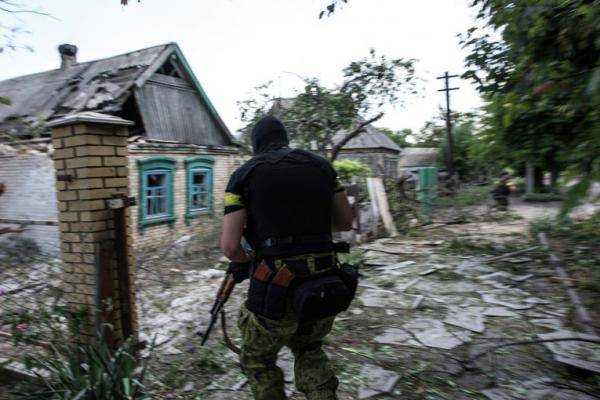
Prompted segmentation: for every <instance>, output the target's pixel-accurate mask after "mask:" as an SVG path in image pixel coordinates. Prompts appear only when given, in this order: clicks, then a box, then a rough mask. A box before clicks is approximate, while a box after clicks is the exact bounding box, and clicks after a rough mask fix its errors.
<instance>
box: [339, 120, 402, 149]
mask: <svg viewBox="0 0 600 400" xmlns="http://www.w3.org/2000/svg"><path fill="white" fill-rule="evenodd" d="M346 134H347V133H346V132H345V131H340V132H338V133H337V134H336V135H335V136H334V137H333V142H334V143H339V142H340V141H341V140H342V139H343V138H344V136H345V135H346ZM342 149H346V150H374V149H386V150H392V151H394V152H398V153H400V152H401V151H402V148H401V147H400V146H398V145H397V144H396V143H395V142H394V141H393V140H392V139H390V138H389V136H388V135H386V134H385V133H383V132H381V131H380V130H379V129H377V128H375V127H374V126H372V125H367V126H366V127H365V132H362V133H360V134H359V135H358V136H356V137H354V138H352V139H350V141H349V142H348V143H346V145H345V146H344V147H342Z"/></svg>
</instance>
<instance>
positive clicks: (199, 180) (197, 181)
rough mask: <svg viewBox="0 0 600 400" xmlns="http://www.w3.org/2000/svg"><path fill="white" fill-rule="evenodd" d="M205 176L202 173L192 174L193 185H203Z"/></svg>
mask: <svg viewBox="0 0 600 400" xmlns="http://www.w3.org/2000/svg"><path fill="white" fill-rule="evenodd" d="M205 178H206V174H205V173H204V172H194V178H193V180H194V182H193V184H194V185H204V181H205Z"/></svg>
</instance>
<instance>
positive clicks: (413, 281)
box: [141, 203, 600, 400]
mask: <svg viewBox="0 0 600 400" xmlns="http://www.w3.org/2000/svg"><path fill="white" fill-rule="evenodd" d="M558 206H559V205H558V204H555V203H547V204H542V205H539V204H535V205H534V204H529V203H517V204H514V205H513V207H512V210H511V212H510V213H508V214H503V215H502V216H500V217H498V216H497V215H488V214H486V213H487V208H485V207H481V208H479V209H477V208H475V209H471V210H469V213H470V214H471V215H475V216H476V217H475V218H472V221H470V222H467V223H462V224H451V225H441V224H439V223H436V222H437V221H434V223H433V224H432V225H430V226H427V227H425V229H417V230H415V231H413V232H411V236H407V237H397V238H394V239H381V240H378V241H376V242H374V243H370V244H367V245H364V246H361V248H360V249H357V250H358V251H360V252H362V253H363V254H364V257H365V259H366V265H365V267H364V268H363V270H362V273H363V275H364V276H363V279H362V280H361V283H360V288H359V293H358V295H357V298H356V300H355V302H354V303H353V305H352V306H351V308H350V309H349V310H348V312H346V313H344V314H342V315H340V316H339V317H338V318H337V322H336V325H335V328H334V330H333V332H332V333H331V335H330V336H329V337H328V339H327V340H326V342H325V349H326V351H327V353H328V354H329V355H330V357H331V360H332V363H333V365H334V367H335V368H336V370H337V372H338V374H339V378H340V380H341V385H340V389H339V396H340V399H344V400H345V399H357V398H372V397H373V396H376V397H377V398H381V399H485V398H488V399H492V400H498V399H502V400H504V399H540V400H541V399H565V400H566V399H582V400H584V399H592V398H597V396H600V389H599V387H600V381H599V380H598V377H597V376H594V374H593V373H591V372H589V371H586V370H585V369H581V368H575V367H573V366H572V365H568V364H565V363H559V362H558V361H556V360H555V355H554V353H553V351H551V350H554V352H556V353H561V352H564V351H565V348H564V347H565V346H563V344H564V343H567V344H568V345H570V346H571V347H574V348H571V349H569V350H571V351H572V352H575V353H577V354H578V357H579V356H581V357H583V359H585V360H586V362H589V363H590V365H593V366H594V367H597V366H598V365H600V347H598V346H596V347H589V346H588V347H585V348H583V349H579V348H575V347H576V346H575V345H574V342H557V343H558V344H552V343H550V344H544V343H534V344H527V345H521V346H514V347H513V346H510V347H504V348H500V349H498V350H496V351H491V352H489V353H486V350H489V349H491V348H492V347H493V346H497V345H500V344H504V343H509V342H516V341H530V340H534V341H535V340H540V338H542V337H544V336H543V335H544V334H554V335H558V336H560V335H562V337H570V336H573V335H576V333H570V332H571V331H577V330H578V328H577V327H575V326H573V325H572V323H571V320H572V313H571V309H570V306H569V302H568V299H567V298H566V297H565V294H564V293H565V292H564V289H563V287H562V286H561V285H560V284H559V283H557V282H555V281H553V280H552V279H551V278H552V276H553V274H554V272H553V271H552V269H551V268H550V267H549V266H548V265H547V255H546V254H545V253H544V252H543V251H541V250H540V249H533V250H530V251H526V252H524V253H521V254H519V255H516V256H513V257H505V258H500V259H498V258H499V257H500V256H502V255H506V254H507V253H512V252H516V251H520V250H524V249H525V250H526V249H529V248H531V247H532V246H534V245H536V242H535V241H534V240H533V239H532V238H530V237H529V233H528V224H529V222H530V221H531V220H533V219H536V218H539V217H541V216H545V215H548V216H551V215H555V214H556V212H557V210H558ZM446 219H447V218H446ZM183 265H184V264H180V265H179V267H178V268H174V269H175V271H174V272H175V273H177V274H178V276H180V277H183V281H184V282H183V283H182V284H180V285H174V286H173V287H172V288H170V289H168V290H165V289H164V288H162V287H161V286H160V285H156V286H155V287H154V288H151V287H147V288H146V289H145V290H144V292H143V293H144V294H143V300H142V302H141V308H142V317H143V321H144V323H143V330H144V332H145V334H146V335H147V337H148V338H150V337H151V335H152V334H155V335H157V343H158V347H157V349H156V351H155V354H154V355H153V360H154V361H153V363H152V366H153V368H152V370H153V372H154V374H153V376H152V381H153V386H154V387H155V388H156V389H158V390H159V391H160V393H161V398H173V399H175V398H181V399H198V400H199V399H211V400H216V399H251V395H250V392H249V388H248V385H246V384H245V378H244V376H243V375H242V374H241V372H240V369H239V366H238V364H237V359H236V357H235V355H234V354H233V353H231V352H230V351H229V350H228V349H227V348H226V347H225V346H224V345H223V343H222V336H221V332H220V330H219V329H217V330H215V334H214V335H213V336H212V338H211V339H210V341H209V343H208V347H207V348H200V347H199V337H198V336H197V335H196V331H197V330H201V329H202V328H203V327H205V326H206V324H207V322H208V310H209V308H210V305H211V301H212V295H213V293H214V292H215V291H216V289H217V286H218V284H219V282H220V279H221V278H222V276H223V271H222V268H223V266H220V267H217V268H214V269H208V270H202V271H199V270H195V269H193V268H192V269H188V268H187V267H185V266H183ZM245 288H246V285H241V286H240V287H238V288H236V293H235V295H234V296H233V298H232V299H231V300H230V302H229V304H228V306H227V310H228V312H229V314H228V315H229V316H228V318H227V319H228V325H229V329H230V331H231V332H230V335H231V336H232V337H233V338H234V340H237V339H236V338H238V337H239V333H238V331H237V329H236V327H235V319H236V318H235V317H236V313H237V310H238V308H239V305H240V304H241V301H242V298H243V295H244V292H245ZM157 310H161V312H160V313H159V312H157ZM540 335H542V336H540ZM549 338H554V336H549ZM566 347H569V346H566ZM582 354H583V356H582ZM280 356H281V357H280V358H281V359H280V366H281V367H282V369H283V370H284V373H285V375H286V380H287V382H288V386H287V387H288V391H289V395H290V398H292V399H301V398H303V397H302V396H301V395H300V394H299V393H296V392H295V390H294V387H293V383H292V382H293V372H292V371H293V359H292V357H291V355H290V353H289V352H288V351H285V350H284V351H282V353H281V354H280ZM571 364H573V363H571ZM595 396H596V397H595Z"/></svg>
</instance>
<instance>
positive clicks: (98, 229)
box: [48, 112, 137, 342]
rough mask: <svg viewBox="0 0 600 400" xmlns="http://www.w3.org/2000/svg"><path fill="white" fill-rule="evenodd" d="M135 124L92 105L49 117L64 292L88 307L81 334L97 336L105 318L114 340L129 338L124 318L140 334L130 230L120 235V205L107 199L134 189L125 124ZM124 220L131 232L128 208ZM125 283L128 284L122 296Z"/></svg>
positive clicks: (75, 307)
mask: <svg viewBox="0 0 600 400" xmlns="http://www.w3.org/2000/svg"><path fill="white" fill-rule="evenodd" d="M131 124H132V122H130V121H126V120H124V119H121V118H118V117H114V116H110V115H104V114H99V113H92V112H86V113H80V114H75V115H70V116H67V117H63V118H60V119H58V120H55V121H52V122H50V123H49V124H48V126H49V127H50V128H51V129H52V144H53V146H54V156H53V158H54V165H55V168H56V180H57V182H56V197H57V199H58V211H59V222H60V240H61V252H62V261H63V263H62V265H63V269H64V275H63V276H64V291H65V299H66V303H67V306H68V308H69V309H70V310H71V311H74V312H77V314H78V315H83V319H82V320H81V322H82V324H81V325H80V329H79V334H78V335H77V338H76V341H78V342H89V341H90V340H92V339H93V337H94V335H95V332H96V330H97V329H98V328H99V326H100V325H101V323H102V322H107V323H110V324H111V325H113V326H114V327H115V329H114V331H113V332H109V333H107V337H108V338H109V340H110V341H114V342H119V341H121V340H122V339H123V332H124V330H123V324H122V322H123V323H126V322H127V321H130V323H129V326H130V329H127V327H126V329H125V332H126V333H127V331H128V330H130V331H131V332H132V336H133V338H134V340H135V339H137V337H136V335H137V313H136V311H135V292H134V285H133V272H132V271H133V266H134V263H133V257H132V252H131V237H130V236H128V235H125V237H124V238H118V237H117V235H116V231H115V220H114V217H115V213H117V212H116V211H114V210H113V209H111V206H112V207H113V208H114V203H115V202H114V201H109V200H112V199H113V198H114V197H115V195H119V194H121V195H125V196H126V195H128V193H129V189H128V169H127V165H128V161H127V126H128V125H131ZM120 215H122V211H121V214H120ZM124 220H125V232H130V229H129V212H128V210H127V209H126V210H125V218H124ZM117 225H118V224H117ZM117 228H118V227H117ZM115 239H116V240H115ZM123 244H124V245H125V246H123ZM119 245H121V246H119ZM119 247H121V250H122V252H121V253H119V251H118V250H119ZM120 254H121V255H124V258H123V256H122V257H119V255H120ZM118 260H120V261H118ZM123 260H125V261H123ZM122 264H125V267H127V264H128V265H129V268H128V270H125V271H126V272H125V277H127V276H129V282H130V284H128V285H125V283H124V282H123V279H122V277H123V274H122V273H121V274H119V271H120V270H119V268H120V267H121V266H122ZM125 281H126V280H125ZM123 288H127V290H128V296H127V297H128V299H127V298H126V299H125V300H126V301H124V302H123V301H121V300H122V297H123V296H125V294H124V293H123ZM120 294H121V295H120ZM127 300H128V301H127ZM127 304H129V305H130V306H129V307H127ZM127 309H129V310H130V311H127V312H126V314H127V315H125V319H123V317H124V315H123V314H124V313H123V310H127Z"/></svg>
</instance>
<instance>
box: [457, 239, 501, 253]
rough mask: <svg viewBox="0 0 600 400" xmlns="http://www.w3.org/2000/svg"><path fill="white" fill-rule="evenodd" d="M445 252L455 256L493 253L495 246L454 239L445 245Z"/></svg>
mask: <svg viewBox="0 0 600 400" xmlns="http://www.w3.org/2000/svg"><path fill="white" fill-rule="evenodd" d="M445 250H446V251H448V252H449V253H455V254H473V253H491V252H492V251H494V245H493V243H491V242H476V241H473V240H470V239H464V238H454V239H452V240H451V241H450V242H447V243H446V245H445Z"/></svg>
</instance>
